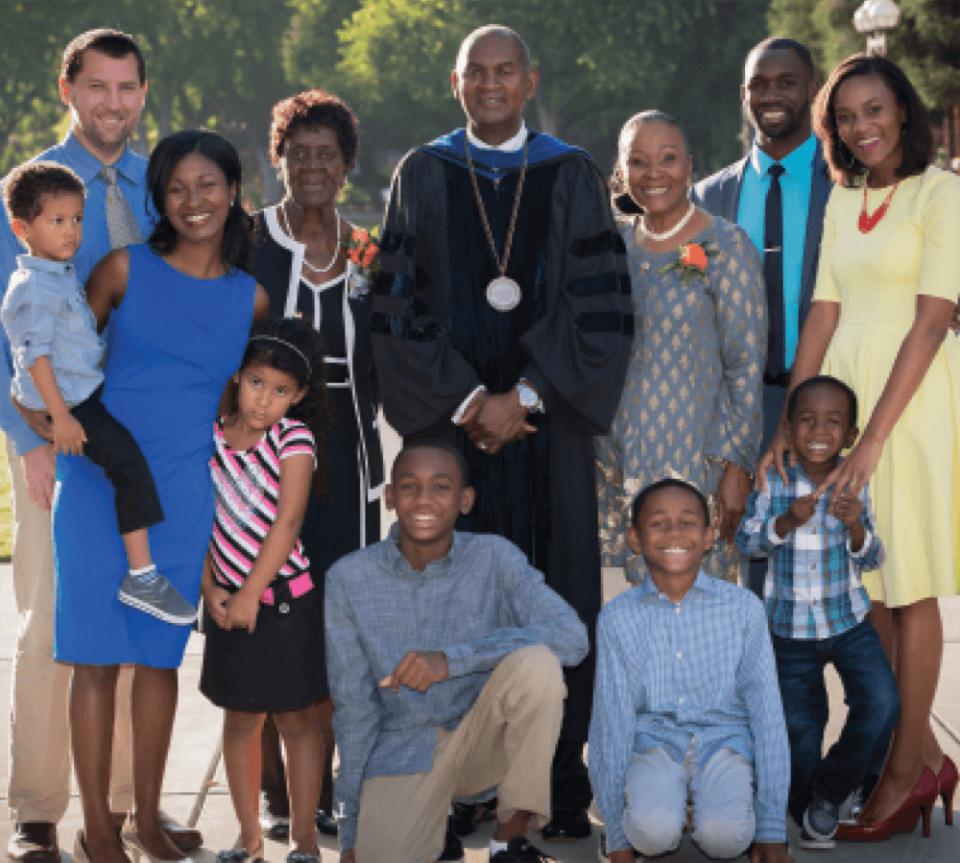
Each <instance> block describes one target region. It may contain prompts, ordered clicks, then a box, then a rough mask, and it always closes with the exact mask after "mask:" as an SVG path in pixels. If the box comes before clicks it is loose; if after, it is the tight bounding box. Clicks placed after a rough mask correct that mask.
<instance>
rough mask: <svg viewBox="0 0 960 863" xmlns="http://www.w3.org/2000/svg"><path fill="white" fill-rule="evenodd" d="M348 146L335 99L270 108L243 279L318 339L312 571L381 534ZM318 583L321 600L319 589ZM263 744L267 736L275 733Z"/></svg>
mask: <svg viewBox="0 0 960 863" xmlns="http://www.w3.org/2000/svg"><path fill="white" fill-rule="evenodd" d="M357 145H358V136H357V118H356V115H355V114H354V113H353V111H352V110H351V109H350V107H349V106H348V105H347V104H346V103H345V102H343V101H342V100H341V99H339V98H338V97H337V96H334V95H332V94H329V93H325V92H324V91H323V90H317V89H314V90H307V91H305V92H303V93H298V94H296V95H294V96H291V97H289V98H287V99H283V100H281V101H280V102H278V103H277V104H276V105H275V106H274V108H273V118H272V123H271V127H270V158H271V161H272V162H273V164H274V165H276V166H277V169H278V171H279V174H280V179H281V182H282V183H283V187H284V193H283V198H282V200H281V201H280V202H279V203H278V204H275V205H273V206H270V207H266V208H265V209H263V210H261V211H260V212H259V213H256V214H255V215H254V222H255V240H254V249H253V255H252V258H251V266H250V272H251V273H252V274H253V275H254V276H255V277H256V278H257V281H258V282H259V283H260V284H261V285H263V287H264V288H265V289H266V291H267V293H268V295H269V297H270V313H271V315H272V316H283V317H292V316H298V317H302V318H303V319H304V320H306V321H309V322H310V323H312V324H313V326H314V327H315V328H316V329H317V330H318V331H319V332H320V333H321V335H322V336H323V338H324V342H325V344H326V352H327V360H326V363H327V367H326V372H327V386H328V392H329V399H330V410H331V415H332V421H333V427H332V429H331V430H330V432H329V433H328V435H327V446H328V451H327V458H326V462H327V466H328V481H327V489H328V491H327V493H326V495H323V496H316V497H313V498H312V499H311V501H310V505H309V507H308V509H307V514H306V517H305V518H304V522H303V528H302V532H301V536H302V539H303V543H304V546H305V548H306V552H307V555H308V556H309V558H310V563H311V570H312V571H313V572H314V573H318V574H321V573H324V572H326V570H327V569H328V567H329V566H330V565H331V564H332V563H333V562H334V561H335V560H337V558H339V557H342V556H343V555H344V554H347V553H348V552H350V551H354V550H355V549H357V548H360V547H362V546H364V545H367V544H368V543H371V542H377V541H378V540H379V539H380V503H379V498H380V493H381V490H382V488H383V456H382V453H381V447H380V437H379V434H378V431H377V425H376V415H377V402H378V397H377V391H376V378H375V374H374V368H373V357H372V355H371V353H370V326H369V316H370V303H369V298H368V295H367V290H366V284H365V279H364V273H363V269H362V264H363V261H362V260H361V261H360V263H359V264H358V263H356V262H354V261H353V260H351V259H350V257H349V256H348V247H349V245H350V240H351V237H352V235H353V231H354V226H353V225H351V224H350V223H349V222H348V221H347V220H346V219H344V218H343V217H342V216H341V215H340V213H339V211H338V210H337V198H338V195H339V193H340V191H341V189H342V188H343V186H344V184H345V183H346V180H347V174H348V173H349V172H350V170H351V169H352V168H353V166H354V163H355V161H356V157H357ZM320 587H321V589H320V590H318V591H317V594H318V596H319V599H320V601H321V602H322V601H323V590H322V582H321V583H320ZM316 660H317V661H318V662H320V661H322V657H317V658H316ZM327 705H329V700H328V701H327ZM330 712H331V711H330V708H329V707H328V709H327V710H326V711H325V721H326V726H327V732H328V739H329V740H330V743H329V746H328V753H330V752H332V746H333V738H332V731H331V729H330V724H329V717H330ZM268 728H269V726H268ZM267 734H268V735H271V731H270V730H268V732H267ZM272 738H273V740H274V741H275V740H276V732H275V731H272ZM265 742H266V743H268V745H267V746H266V747H265V750H264V764H265V768H264V790H265V792H266V796H267V810H268V813H267V814H268V816H269V821H270V823H269V824H265V826H266V827H267V830H268V833H272V835H274V836H277V837H279V836H282V835H283V828H284V821H285V816H286V814H287V805H286V799H285V792H284V788H283V778H282V777H283V773H282V763H281V762H280V760H279V749H278V747H277V746H276V744H275V743H274V745H273V748H272V750H273V752H274V753H275V756H274V758H272V759H271V758H270V756H269V752H270V749H271V748H270V746H269V741H265ZM329 760H330V759H329V755H328V758H327V764H328V767H327V771H326V773H327V781H326V782H325V789H324V796H323V798H322V800H325V799H328V794H329V786H330V783H329ZM271 762H272V764H271ZM325 808H326V813H320V814H318V826H320V828H321V829H322V830H324V832H332V831H335V827H334V826H333V822H332V820H330V818H329V806H327V807H325Z"/></svg>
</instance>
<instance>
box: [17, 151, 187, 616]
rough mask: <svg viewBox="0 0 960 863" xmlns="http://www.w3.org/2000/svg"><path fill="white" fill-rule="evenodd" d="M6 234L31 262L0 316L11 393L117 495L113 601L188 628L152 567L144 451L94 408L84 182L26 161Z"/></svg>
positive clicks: (152, 510) (152, 489) (171, 590)
mask: <svg viewBox="0 0 960 863" xmlns="http://www.w3.org/2000/svg"><path fill="white" fill-rule="evenodd" d="M3 196H4V204H5V206H6V208H7V213H8V215H9V217H10V227H11V228H12V229H13V232H14V234H16V236H17V238H18V239H19V240H20V242H21V243H23V244H24V246H26V247H27V249H28V250H29V252H30V254H28V255H20V256H18V257H17V265H18V267H17V269H16V270H15V271H14V272H13V273H12V274H11V276H10V282H9V285H8V287H7V292H6V294H5V295H4V298H3V305H2V307H0V320H2V322H3V326H4V328H5V329H6V331H7V336H8V338H9V341H10V350H11V353H12V355H13V372H14V374H13V380H12V382H11V394H12V396H13V398H15V399H16V400H17V402H19V404H20V405H22V406H23V407H24V408H29V409H31V410H44V411H46V412H47V413H48V414H49V415H50V418H51V425H52V431H53V447H54V451H56V452H61V453H65V454H76V455H80V454H85V455H86V456H87V457H88V458H90V459H91V460H92V461H93V462H95V463H96V464H98V465H100V467H102V468H103V469H104V471H105V473H106V474H107V478H108V479H109V480H110V482H111V483H112V484H113V487H114V491H115V493H116V510H117V523H118V525H119V529H120V533H121V535H122V538H123V543H124V547H125V549H126V553H127V561H128V564H129V566H130V571H129V572H128V573H127V574H126V576H124V577H123V579H122V581H121V583H120V587H119V590H118V591H117V598H118V599H119V600H120V601H121V602H124V603H126V604H127V605H130V606H132V607H134V608H137V609H139V610H140V611H143V612H146V613H147V614H150V615H153V616H154V617H158V618H160V619H161V620H164V621H166V622H167V623H173V624H181V625H188V624H190V623H192V622H193V619H194V617H195V616H196V609H195V608H194V606H193V605H192V604H191V603H189V602H187V600H186V599H184V598H183V597H182V596H181V595H180V593H179V592H178V591H177V589H176V588H175V587H174V586H173V585H172V584H170V582H169V581H168V580H167V579H166V578H164V577H163V576H162V575H161V574H160V573H159V572H158V571H157V568H156V566H154V564H153V560H152V558H151V555H150V545H149V540H148V537H147V527H149V526H150V525H152V524H157V523H158V522H161V521H163V510H162V508H161V506H160V499H159V497H158V496H157V489H156V486H155V484H154V482H153V476H152V475H151V473H150V468H149V466H148V465H147V462H146V459H144V457H143V453H142V452H141V451H140V447H139V446H138V445H137V442H136V441H135V440H134V439H133V437H132V435H131V434H130V433H129V432H128V431H127V429H126V428H125V427H124V426H123V425H122V424H121V423H120V422H118V421H117V420H116V419H115V418H114V417H113V416H112V415H111V414H110V412H109V411H108V410H107V409H106V408H105V407H104V405H103V403H102V402H101V401H100V394H101V392H102V384H103V371H102V370H101V368H100V361H101V356H102V354H103V346H102V344H101V342H100V337H99V336H98V335H97V329H96V320H95V319H94V316H93V312H92V311H91V309H90V307H89V306H88V305H87V302H86V298H85V297H84V295H83V291H82V289H81V287H80V284H79V282H78V281H77V277H76V275H75V274H74V270H73V265H72V264H71V263H70V261H71V259H72V258H73V256H74V254H75V253H76V251H77V249H78V248H79V247H80V240H81V238H82V236H83V205H84V196H85V189H84V185H83V181H82V180H81V179H80V177H78V176H77V175H76V174H75V173H74V172H73V171H72V170H70V168H67V167H65V166H64V165H60V164H58V163H56V162H42V161H41V162H28V163H27V164H25V165H21V166H20V167H19V168H17V169H16V170H14V171H13V172H12V173H11V174H10V176H9V178H8V179H7V181H6V183H5V184H4V189H3Z"/></svg>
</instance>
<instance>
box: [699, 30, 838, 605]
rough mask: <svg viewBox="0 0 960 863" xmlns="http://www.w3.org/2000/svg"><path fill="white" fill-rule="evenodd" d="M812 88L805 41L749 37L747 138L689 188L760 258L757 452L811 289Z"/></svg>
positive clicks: (824, 193) (776, 414)
mask: <svg viewBox="0 0 960 863" xmlns="http://www.w3.org/2000/svg"><path fill="white" fill-rule="evenodd" d="M815 93H816V82H815V79H814V69H813V59H812V57H811V55H810V51H809V49H808V48H806V46H804V45H801V44H800V43H799V42H796V41H795V40H793V39H786V38H781V37H773V38H770V39H765V40H764V41H762V42H760V43H759V44H758V45H756V46H754V47H753V48H752V49H751V50H750V52H749V53H748V54H747V60H746V63H745V65H744V74H743V84H741V85H740V95H741V99H742V101H743V106H744V109H745V111H746V114H747V116H748V117H749V119H750V123H751V124H752V126H753V128H754V130H755V132H756V134H755V137H754V143H753V146H752V147H751V148H750V152H749V153H747V155H746V156H744V157H743V158H742V159H740V160H739V161H737V162H734V163H733V164H732V165H728V166H727V167H726V168H723V169H722V170H720V171H718V172H717V173H716V174H713V175H712V176H710V177H707V179H705V180H701V181H700V182H699V183H697V185H696V187H695V188H694V196H695V197H696V198H697V199H698V201H699V202H700V203H701V205H702V206H703V207H704V209H706V210H708V211H709V212H711V213H713V214H714V215H716V216H721V217H723V218H724V219H727V220H728V221H731V222H736V223H737V224H738V225H740V226H741V227H742V228H743V229H744V230H745V231H746V232H747V234H748V235H749V236H750V239H751V240H752V241H753V243H754V244H755V245H756V247H757V250H758V251H759V252H760V254H761V256H762V257H763V258H764V274H765V277H766V278H767V296H768V307H769V308H768V311H769V312H770V314H769V319H770V339H769V341H768V356H767V366H766V369H765V370H764V375H763V384H764V386H763V443H762V444H761V447H760V452H763V451H764V450H765V449H766V447H767V444H768V443H769V441H770V438H771V437H772V436H773V431H774V429H775V427H776V424H777V422H778V421H779V419H780V415H781V413H782V411H783V405H784V402H785V400H786V396H787V385H788V384H789V382H790V370H791V367H792V365H793V357H794V354H795V353H796V349H797V342H798V340H799V335H800V330H801V328H802V327H803V321H804V319H805V318H806V316H807V312H809V311H810V303H811V300H812V298H813V287H814V283H815V281H816V278H817V263H818V261H819V257H820V237H821V234H822V233H823V215H824V211H825V210H826V206H827V198H828V197H829V196H830V190H831V188H832V183H831V181H830V177H829V175H828V173H827V166H826V163H825V162H824V159H823V152H822V149H821V147H820V142H819V141H818V140H817V139H816V138H815V137H814V136H813V132H812V131H811V118H810V107H811V103H812V101H813V97H814V94H815ZM771 166H779V167H774V171H775V172H776V173H777V175H778V176H777V182H778V183H779V187H780V196H779V197H780V212H779V224H780V227H781V232H782V234H781V240H782V241H781V242H780V243H779V244H778V247H776V248H765V246H766V244H765V242H764V240H765V237H764V234H765V227H766V226H767V220H768V219H769V218H770V215H773V214H769V215H768V213H767V201H768V196H769V193H770V190H771V185H772V183H773V176H772V174H771V170H770V169H771ZM781 169H782V170H781ZM773 256H775V257H773ZM777 258H779V261H780V266H779V267H777V265H776V261H777ZM771 292H772V293H771ZM765 572H766V565H765V562H764V561H760V562H759V564H757V563H756V562H755V563H754V564H752V565H751V568H750V587H751V589H752V590H754V591H755V592H756V593H757V594H758V595H761V596H762V593H763V578H764V574H765Z"/></svg>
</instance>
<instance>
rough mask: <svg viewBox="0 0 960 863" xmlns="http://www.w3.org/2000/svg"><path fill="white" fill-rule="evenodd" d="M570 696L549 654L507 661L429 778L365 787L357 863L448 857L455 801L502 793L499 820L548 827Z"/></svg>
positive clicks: (445, 736) (446, 740)
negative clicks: (527, 817) (447, 833)
mask: <svg viewBox="0 0 960 863" xmlns="http://www.w3.org/2000/svg"><path fill="white" fill-rule="evenodd" d="M565 696H566V688H565V686H564V683H563V672H562V669H561V667H560V661H559V660H558V659H557V657H556V656H554V654H553V653H552V652H551V651H550V650H549V649H548V648H546V647H543V646H542V645H536V646H532V647H524V648H521V649H519V650H515V651H514V652H513V653H511V654H509V655H507V656H506V657H504V658H503V659H502V660H501V661H500V664H499V665H498V666H497V667H496V668H495V669H494V671H493V674H491V675H490V679H489V680H488V681H487V683H486V685H485V686H484V687H483V689H482V690H481V691H480V695H479V696H478V697H477V700H476V702H475V703H474V705H473V707H471V708H470V710H469V711H468V712H467V714H466V716H464V717H463V719H462V720H461V722H460V725H459V726H457V728H456V729H455V730H454V731H452V732H446V731H441V732H440V734H439V736H438V738H437V748H436V752H435V753H434V759H433V769H432V770H431V771H430V772H429V773H414V774H410V775H406V776H375V777H373V778H371V779H368V780H367V781H366V782H364V783H363V790H362V792H361V795H360V813H359V818H358V823H357V848H356V851H357V863H431V861H434V860H436V859H437V857H438V856H439V855H440V852H441V851H442V850H443V840H444V828H445V825H446V821H447V814H448V812H449V809H450V802H451V800H452V799H453V797H454V795H465V794H476V793H478V792H480V791H483V790H484V789H486V788H490V787H492V786H494V785H499V786H500V787H499V792H498V796H499V809H498V812H497V818H498V820H500V821H507V820H509V819H510V818H511V817H512V816H513V815H514V814H515V813H516V812H518V811H525V812H531V813H532V814H533V817H532V818H531V827H533V828H536V827H542V826H543V825H544V824H546V823H547V821H549V820H550V764H551V762H552V761H553V753H554V749H556V745H557V739H558V737H559V736H560V722H561V720H562V718H563V699H564V698H565Z"/></svg>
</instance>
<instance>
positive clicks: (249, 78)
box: [0, 0, 291, 198]
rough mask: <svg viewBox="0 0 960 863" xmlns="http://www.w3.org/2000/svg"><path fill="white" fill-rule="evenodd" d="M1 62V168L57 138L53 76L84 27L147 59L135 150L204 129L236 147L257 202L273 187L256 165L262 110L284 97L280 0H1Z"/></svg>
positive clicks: (264, 168) (262, 163) (59, 120)
mask: <svg viewBox="0 0 960 863" xmlns="http://www.w3.org/2000/svg"><path fill="white" fill-rule="evenodd" d="M2 11H3V14H4V19H5V33H4V51H3V52H2V56H0V81H2V82H3V85H2V87H0V118H2V119H0V141H2V142H3V153H2V158H0V169H2V170H4V171H6V170H7V169H9V168H10V167H12V166H13V165H15V164H17V163H19V162H21V161H23V160H24V159H26V158H29V157H30V156H32V155H33V154H34V153H36V152H37V150H40V149H43V148H44V147H46V146H49V144H51V143H53V141H54V140H55V139H56V138H57V137H59V134H60V133H61V132H62V131H63V128H65V126H64V109H63V106H62V105H61V103H60V101H59V98H58V96H57V86H56V79H57V75H58V73H59V60H60V56H61V53H62V51H63V48H64V46H65V45H66V44H67V42H68V41H69V40H70V39H71V38H73V36H75V35H76V34H78V33H81V32H83V31H84V30H87V29H90V28H93V27H100V26H110V27H115V28H117V29H120V30H124V31H126V32H129V33H131V34H132V35H133V36H134V38H135V39H137V41H138V43H139V44H140V45H141V47H142V48H143V51H144V54H145V55H146V59H147V76H148V79H149V85H150V90H149V93H148V96H147V104H146V109H145V111H144V116H143V124H142V132H141V136H140V138H141V140H140V143H139V149H141V150H143V151H146V150H148V149H149V146H150V145H151V144H152V143H155V142H156V140H157V139H158V138H159V137H161V136H163V135H166V134H169V133H170V132H171V131H174V130H175V129H181V128H186V127H191V126H206V127H209V128H213V129H216V130H217V131H220V132H222V133H223V134H224V135H226V136H227V137H229V138H230V140H231V141H233V143H234V144H235V145H236V146H237V147H238V148H239V149H240V150H241V153H242V155H243V157H244V163H245V164H246V165H257V166H258V168H259V170H258V171H257V172H253V173H252V174H251V172H249V171H248V178H249V179H250V180H252V181H253V182H252V183H251V191H252V192H253V193H254V196H255V197H256V198H260V197H262V195H263V191H264V189H269V188H270V184H271V183H273V182H274V179H273V170H272V168H271V167H270V166H269V164H268V163H267V162H266V160H265V147H266V139H267V129H268V127H269V109H270V106H271V105H272V104H273V103H274V101H276V99H278V98H279V97H280V96H282V95H285V93H286V90H287V84H286V81H285V77H284V73H283V65H282V58H283V51H282V46H283V39H284V36H285V34H286V30H287V26H288V22H289V18H290V14H291V8H290V6H289V5H288V4H287V3H286V2H283V0H272V2H270V3H264V2H262V0H231V2H229V3H227V2H223V0H154V2H151V3H150V4H144V3H142V2H139V0H110V2H106V0H101V2H89V0H57V2H55V3H54V2H7V0H4V2H3V8H2Z"/></svg>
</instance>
